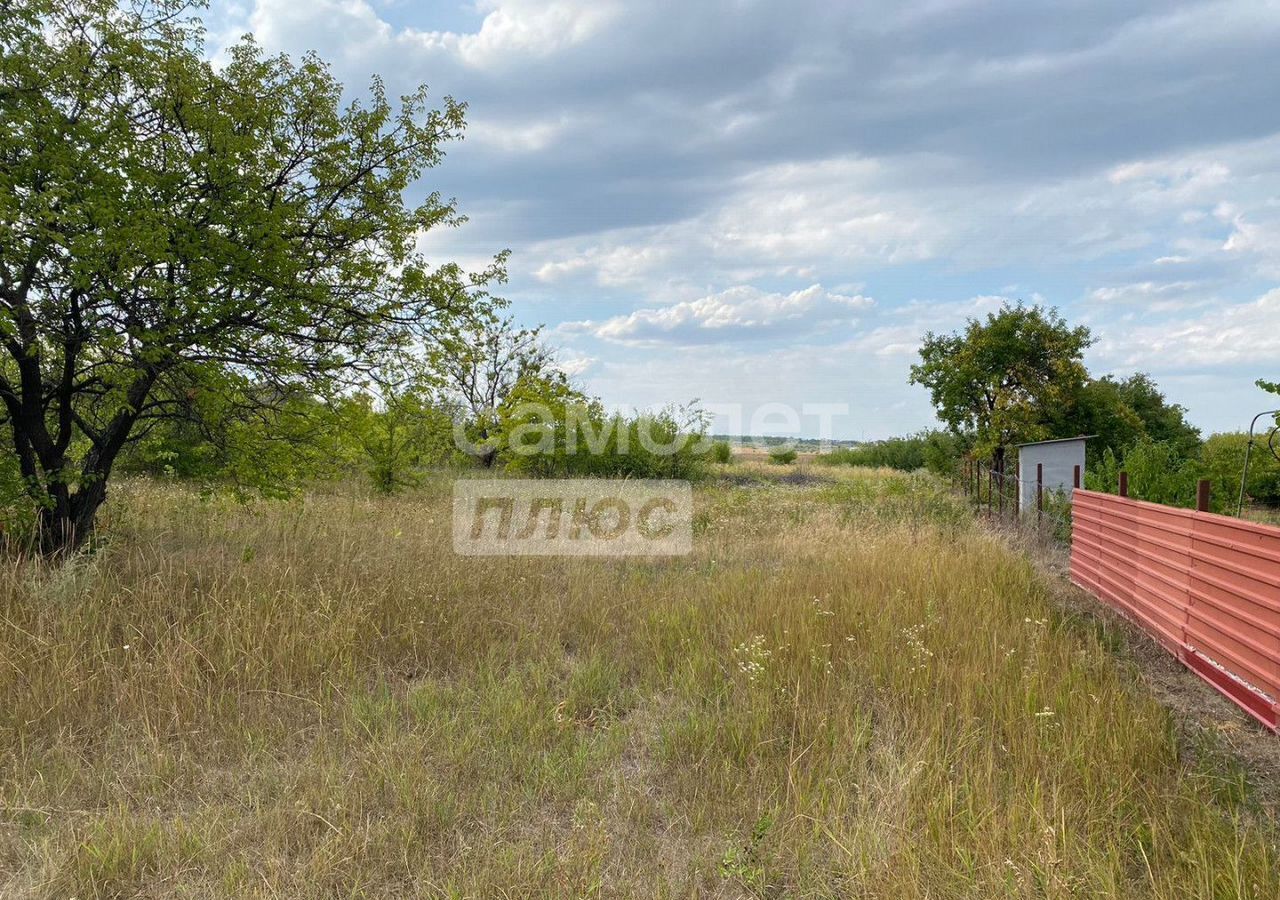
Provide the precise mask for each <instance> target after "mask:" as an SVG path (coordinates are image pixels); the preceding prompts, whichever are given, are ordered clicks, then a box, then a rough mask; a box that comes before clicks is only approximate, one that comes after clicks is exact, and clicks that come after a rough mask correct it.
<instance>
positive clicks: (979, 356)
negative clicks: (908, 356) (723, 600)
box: [910, 303, 1092, 471]
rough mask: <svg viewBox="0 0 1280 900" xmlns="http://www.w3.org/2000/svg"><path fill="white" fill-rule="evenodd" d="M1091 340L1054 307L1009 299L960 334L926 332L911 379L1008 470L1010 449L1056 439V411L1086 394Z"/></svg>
mask: <svg viewBox="0 0 1280 900" xmlns="http://www.w3.org/2000/svg"><path fill="white" fill-rule="evenodd" d="M1090 343H1092V339H1091V337H1090V335H1089V329H1087V328H1085V327H1083V326H1081V327H1077V328H1072V327H1070V326H1069V325H1067V323H1066V321H1065V320H1064V319H1063V318H1062V317H1061V316H1060V315H1059V314H1058V312H1057V311H1056V310H1054V309H1047V308H1044V307H1041V306H1025V305H1023V304H1021V303H1019V304H1016V305H1007V304H1006V305H1005V306H1002V307H1001V309H1000V310H999V311H998V312H995V313H991V314H989V315H988V316H987V318H986V320H985V321H979V320H976V319H970V320H969V321H968V323H967V325H966V326H965V328H964V329H963V330H962V331H959V332H956V333H954V334H942V335H940V334H935V333H933V332H929V333H928V334H926V335H925V338H924V345H923V346H922V347H921V349H920V363H919V364H917V365H914V366H912V367H911V379H910V380H911V382H912V383H913V384H920V385H923V386H924V387H926V388H928V389H929V394H930V397H931V399H932V400H933V405H934V407H936V409H937V411H938V417H939V418H940V419H941V420H942V421H943V422H944V423H946V425H947V426H948V427H949V428H950V429H951V430H952V431H953V432H955V433H956V434H958V435H966V436H967V437H969V438H971V439H972V440H973V442H974V449H975V450H976V451H977V452H978V453H981V454H983V455H989V456H990V457H991V458H992V459H993V464H994V466H995V468H996V469H997V470H998V471H1004V468H1005V452H1006V450H1007V448H1008V447H1009V446H1010V445H1012V444H1016V443H1020V442H1024V441H1034V440H1041V439H1043V438H1045V437H1048V436H1050V434H1051V431H1052V426H1053V421H1054V417H1055V415H1056V409H1057V408H1058V407H1060V406H1061V405H1062V404H1063V403H1065V402H1068V401H1069V400H1071V399H1072V398H1074V397H1076V396H1077V395H1078V394H1079V393H1080V391H1081V389H1082V388H1083V386H1084V384H1085V379H1086V377H1087V373H1086V371H1085V367H1084V363H1083V361H1082V356H1083V353H1084V350H1085V348H1086V347H1088V346H1089V345H1090Z"/></svg>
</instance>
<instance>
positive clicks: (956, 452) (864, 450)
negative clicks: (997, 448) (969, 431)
mask: <svg viewBox="0 0 1280 900" xmlns="http://www.w3.org/2000/svg"><path fill="white" fill-rule="evenodd" d="M959 456H960V441H959V439H958V438H956V437H955V436H954V435H952V434H950V433H949V432H945V431H922V432H920V433H919V434H913V435H910V436H908V437H898V438H889V439H887V440H883V441H875V442H873V443H870V444H863V445H861V446H859V447H842V448H840V449H838V450H833V451H831V452H830V453H824V454H822V455H821V456H819V457H817V462H820V463H824V464H826V465H841V466H867V467H869V468H875V469H880V468H888V469H898V470H899V471H902V472H914V471H915V470H916V469H925V468H927V469H929V471H931V472H935V473H937V474H939V475H949V474H951V472H952V471H954V469H955V461H956V459H958V458H959Z"/></svg>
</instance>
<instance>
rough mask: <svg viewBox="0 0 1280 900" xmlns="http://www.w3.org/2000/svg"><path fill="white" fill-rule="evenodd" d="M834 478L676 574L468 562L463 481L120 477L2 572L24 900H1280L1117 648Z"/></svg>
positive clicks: (786, 490) (774, 503)
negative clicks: (461, 533)
mask: <svg viewBox="0 0 1280 900" xmlns="http://www.w3.org/2000/svg"><path fill="white" fill-rule="evenodd" d="M738 468H741V469H742V470H743V472H744V473H747V474H750V471H749V469H748V468H747V467H738ZM768 468H772V467H769V466H768V464H763V465H761V466H759V467H758V469H768ZM731 471H733V470H731ZM775 471H776V470H775ZM828 471H830V472H831V473H832V474H830V475H829V476H827V477H825V478H823V479H818V480H815V481H812V482H800V483H793V482H789V481H787V480H783V479H775V480H773V481H770V480H768V479H764V478H760V479H753V478H744V481H745V482H746V483H745V484H744V485H742V486H734V485H733V484H732V483H731V482H730V480H728V479H726V480H724V481H719V482H713V483H710V484H708V485H705V486H702V487H699V488H698V489H697V495H696V498H697V504H698V512H697V529H696V535H695V550H694V552H693V554H692V555H690V556H688V557H685V558H678V559H672V560H662V561H655V560H638V559H628V560H610V559H604V560H584V559H542V560H530V559H497V560H494V559H483V560H475V559H465V558H460V557H456V556H454V555H453V554H452V552H451V551H450V550H449V549H448V548H449V547H450V540H449V535H448V528H449V522H450V507H449V496H450V495H449V486H448V484H447V483H443V482H432V483H430V484H428V485H426V486H425V487H424V488H423V489H422V490H419V491H415V492H413V493H410V494H406V495H403V496H400V497H395V498H390V499H370V498H367V497H363V496H360V495H358V494H354V493H352V494H347V493H341V492H339V493H331V494H324V495H321V494H315V495H311V496H309V497H307V498H306V499H305V500H303V501H300V502H297V503H293V504H264V505H259V506H255V507H241V506H237V505H234V504H231V503H224V502H221V501H219V500H208V501H201V500H200V499H199V498H197V497H195V496H193V495H190V494H186V493H184V492H183V491H182V490H181V489H179V488H175V487H171V486H160V485H155V484H150V483H146V482H134V483H131V484H128V485H123V486H122V487H121V489H120V490H118V491H117V492H116V494H117V496H116V497H115V499H114V500H113V501H112V503H113V505H112V506H111V508H110V510H109V521H108V522H107V525H106V528H107V534H108V535H109V541H108V544H107V546H106V548H105V549H104V550H103V551H102V552H101V553H99V554H98V555H97V556H94V557H91V558H86V559H83V560H80V561H78V562H76V563H75V564H73V565H71V566H69V567H66V568H63V569H59V570H49V569H44V568H42V567H40V566H37V565H34V564H31V563H23V562H20V561H8V562H6V563H4V564H3V569H2V570H0V896H5V897H8V896H28V895H33V896H48V897H68V896H78V897H82V898H84V897H130V896H136V895H142V896H166V897H167V896H189V897H190V896H194V897H226V896H264V897H265V896H287V897H332V896H371V897H382V896H392V895H394V896H402V895H405V894H410V895H423V896H438V897H463V896H467V897H496V896H503V897H542V896H597V895H598V896H608V897H615V896H637V897H662V896H667V897H685V896H720V897H739V896H760V897H780V896H802V897H844V896H885V897H925V896H929V897H953V896H971V897H989V896H1012V897H1069V896H1070V897H1075V896H1089V895H1094V896H1098V895H1111V896H1159V897H1185V896H1189V895H1191V896H1206V897H1237V896H1256V897H1271V896H1277V895H1280V876H1278V875H1277V862H1278V861H1277V858H1276V849H1275V841H1276V832H1275V830H1274V829H1273V826H1272V825H1271V824H1270V823H1268V822H1267V821H1266V820H1265V818H1264V817H1263V816H1262V815H1261V814H1260V813H1259V812H1258V811H1257V810H1255V809H1254V808H1253V805H1252V803H1251V801H1250V799H1249V794H1248V786H1247V782H1246V780H1245V779H1244V777H1243V775H1242V774H1241V772H1240V771H1239V770H1238V767H1235V766H1234V765H1233V763H1232V762H1231V760H1230V759H1229V758H1226V757H1223V756H1222V755H1221V754H1215V753H1212V752H1206V751H1205V750H1204V748H1196V749H1197V752H1195V753H1186V754H1184V753H1182V752H1181V750H1182V748H1180V747H1179V746H1178V744H1177V740H1176V738H1175V736H1174V735H1175V733H1176V732H1175V729H1174V728H1173V727H1172V723H1171V721H1170V718H1169V715H1168V714H1167V713H1166V711H1165V710H1163V709H1162V708H1161V707H1160V706H1159V705H1158V704H1157V703H1155V701H1154V700H1153V699H1151V697H1150V696H1148V694H1147V692H1146V691H1145V689H1144V688H1143V686H1142V683H1141V682H1140V680H1139V679H1138V678H1137V677H1136V673H1135V672H1134V671H1133V670H1132V669H1131V667H1130V664H1129V663H1126V662H1123V661H1121V660H1119V659H1118V658H1117V657H1116V656H1115V655H1114V653H1113V651H1112V650H1111V649H1109V648H1108V646H1106V645H1104V643H1103V640H1104V639H1105V635H1103V634H1101V633H1099V632H1098V630H1097V629H1095V628H1093V627H1091V626H1089V625H1087V624H1085V623H1083V622H1081V621H1080V620H1079V619H1074V618H1065V617H1063V616H1061V615H1060V614H1059V612H1058V611H1057V610H1056V609H1055V608H1054V606H1053V604H1052V602H1051V599H1050V595H1049V591H1048V589H1047V587H1046V585H1045V584H1044V583H1043V582H1042V581H1041V580H1040V578H1039V577H1038V576H1037V575H1036V574H1035V572H1034V571H1033V570H1032V568H1031V567H1030V566H1029V564H1028V563H1027V562H1026V561H1025V560H1023V559H1021V558H1019V557H1018V556H1017V555H1015V554H1014V553H1013V552H1011V551H1009V550H1008V549H1006V548H1005V547H1004V546H1002V545H1001V544H1000V543H998V542H997V541H996V540H995V539H994V538H992V537H991V536H989V535H987V534H985V533H983V532H982V531H981V530H980V529H979V528H978V527H977V526H975V525H974V524H972V522H971V520H970V517H969V514H968V513H967V512H966V510H965V509H964V508H963V505H962V504H961V503H959V502H957V501H956V500H955V499H954V498H952V497H951V496H950V495H949V494H948V493H947V492H946V491H945V490H943V489H942V488H941V487H940V486H939V484H938V483H937V482H936V481H934V480H933V479H930V478H927V477H925V476H920V475H892V474H888V473H885V472H871V471H865V470H828ZM1187 760H1196V761H1195V762H1188V761H1187Z"/></svg>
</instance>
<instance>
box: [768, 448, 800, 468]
mask: <svg viewBox="0 0 1280 900" xmlns="http://www.w3.org/2000/svg"><path fill="white" fill-rule="evenodd" d="M796 455H797V454H796V451H795V450H794V449H793V448H791V447H774V448H773V449H772V450H770V451H769V462H771V463H774V464H775V465H779V466H785V465H787V464H788V463H793V462H795V461H796Z"/></svg>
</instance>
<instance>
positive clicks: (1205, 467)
mask: <svg viewBox="0 0 1280 900" xmlns="http://www.w3.org/2000/svg"><path fill="white" fill-rule="evenodd" d="M1247 443H1248V435H1246V434H1244V433H1242V432H1231V433H1226V434H1215V435H1213V436H1212V437H1210V438H1209V439H1208V440H1206V441H1205V442H1204V444H1203V446H1202V447H1201V448H1200V453H1199V457H1198V458H1188V457H1184V456H1182V455H1181V453H1180V451H1179V448H1178V447H1177V446H1176V445H1174V444H1173V443H1170V442H1167V441H1139V442H1138V443H1137V444H1135V445H1133V446H1132V447H1130V448H1129V449H1128V451H1126V452H1125V453H1124V454H1123V456H1117V455H1116V454H1115V453H1113V452H1112V451H1111V450H1110V449H1108V450H1106V451H1104V452H1103V454H1102V457H1101V459H1099V460H1098V462H1097V463H1095V464H1094V465H1093V466H1091V467H1090V469H1089V471H1088V472H1087V473H1086V475H1085V487H1088V488H1090V489H1091V490H1097V491H1106V492H1107V493H1112V494H1114V493H1115V492H1116V491H1117V490H1118V484H1119V480H1120V472H1121V471H1125V472H1127V473H1128V475H1129V496H1131V497H1134V498H1135V499H1138V500H1148V501H1150V502H1152V503H1164V504H1166V505H1169V506H1181V507H1186V508H1188V509H1189V508H1192V507H1194V506H1195V504H1196V486H1197V483H1198V482H1199V481H1200V479H1202V478H1207V479H1209V481H1210V482H1211V485H1210V489H1209V508H1210V509H1211V510H1213V511H1214V512H1219V513H1227V514H1231V515H1234V514H1235V511H1236V502H1237V499H1238V497H1239V493H1240V475H1241V472H1242V471H1243V469H1244V455H1245V446H1246V444H1247ZM1277 444H1278V445H1280V441H1277ZM1245 499H1246V501H1252V502H1254V503H1258V504H1262V505H1264V506H1280V459H1277V458H1276V455H1275V454H1274V453H1273V452H1272V451H1271V448H1270V447H1269V446H1268V442H1267V437H1266V435H1264V436H1262V437H1261V438H1255V439H1254V446H1253V452H1252V454H1251V455H1250V457H1249V480H1248V483H1247V484H1246V485H1245Z"/></svg>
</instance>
